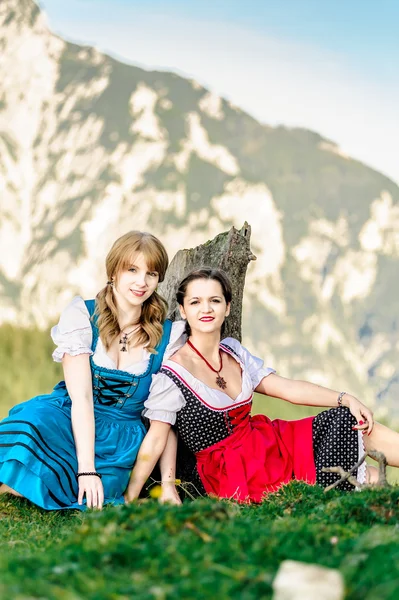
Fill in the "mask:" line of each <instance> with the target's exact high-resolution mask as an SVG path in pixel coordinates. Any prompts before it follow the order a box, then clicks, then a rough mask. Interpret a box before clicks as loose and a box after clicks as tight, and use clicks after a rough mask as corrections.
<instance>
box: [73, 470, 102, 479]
mask: <svg viewBox="0 0 399 600" xmlns="http://www.w3.org/2000/svg"><path fill="white" fill-rule="evenodd" d="M89 475H95V476H96V477H99V478H100V479H102V475H100V473H97V471H89V472H88V473H76V477H78V478H79V477H86V476H89Z"/></svg>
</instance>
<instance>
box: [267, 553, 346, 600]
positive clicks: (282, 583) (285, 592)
mask: <svg viewBox="0 0 399 600" xmlns="http://www.w3.org/2000/svg"><path fill="white" fill-rule="evenodd" d="M273 590H274V595H273V600H305V599H306V600H343V598H344V594H345V586H344V580H343V578H342V575H341V573H340V572H339V571H337V570H335V569H327V568H326V567H320V566H319V565H312V564H308V563H303V562H298V561H295V560H284V561H283V562H282V563H281V565H280V568H279V570H278V571H277V575H276V577H275V579H274V581H273Z"/></svg>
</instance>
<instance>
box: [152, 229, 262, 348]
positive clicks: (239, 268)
mask: <svg viewBox="0 0 399 600" xmlns="http://www.w3.org/2000/svg"><path fill="white" fill-rule="evenodd" d="M250 237H251V227H250V226H249V225H248V223H244V226H243V227H242V229H241V230H240V231H238V230H237V229H235V228H234V227H232V228H231V229H230V231H226V232H224V233H220V234H219V235H218V236H216V237H215V238H214V239H213V240H211V241H209V242H206V244H202V245H201V246H197V247H196V248H191V249H189V250H179V252H178V253H177V254H176V256H175V257H174V258H173V260H172V262H171V263H170V265H169V268H168V270H167V273H166V277H165V280H164V281H163V282H162V283H161V284H160V286H159V291H160V293H161V294H162V296H163V297H164V298H165V300H167V302H168V305H169V315H168V316H169V318H170V319H172V320H173V321H175V320H178V319H180V318H181V317H180V313H179V310H178V307H177V302H176V290H177V287H178V285H179V283H180V281H181V280H182V279H183V278H184V277H186V275H187V274H188V273H189V272H190V271H191V270H192V269H198V268H200V267H204V266H207V267H214V268H219V269H223V271H225V273H227V275H228V276H229V278H230V280H231V283H232V287H233V300H232V303H231V313H230V315H229V317H228V318H227V320H226V328H225V332H224V336H226V337H227V336H231V337H234V338H236V339H238V340H240V341H241V313H242V298H243V293H244V284H245V275H246V272H247V267H248V264H249V262H250V261H251V260H256V257H255V256H254V255H253V254H252V252H251V249H250V245H249V244H250Z"/></svg>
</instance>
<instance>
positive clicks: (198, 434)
mask: <svg viewBox="0 0 399 600" xmlns="http://www.w3.org/2000/svg"><path fill="white" fill-rule="evenodd" d="M160 373H163V374H164V375H167V377H169V378H170V379H171V380H172V381H173V382H174V384H175V385H176V386H177V387H178V388H179V389H180V391H181V392H182V394H183V396H184V399H185V401H186V403H185V406H184V407H183V408H182V409H181V410H180V411H179V412H178V413H177V421H176V425H177V429H178V431H179V436H180V437H181V438H182V440H183V442H184V443H185V444H186V446H187V448H188V449H189V450H191V452H194V453H195V452H200V451H201V450H204V449H205V448H209V446H213V445H214V444H217V443H218V442H220V441H221V440H224V439H225V438H227V437H228V436H229V435H231V434H232V433H233V432H234V429H235V427H236V426H237V425H239V424H242V422H243V420H245V419H249V414H250V411H251V406H252V397H251V398H248V399H247V400H245V401H244V402H240V403H239V404H237V405H235V406H233V407H230V408H227V409H217V408H214V407H212V406H209V405H208V404H206V402H205V401H204V400H202V399H201V398H199V397H198V396H197V395H196V394H195V393H194V392H193V391H192V390H191V389H190V387H188V385H187V384H186V383H185V382H184V381H183V380H182V379H181V378H180V377H178V376H177V375H176V374H175V373H173V372H172V371H171V370H169V369H168V367H167V366H163V367H162V368H161V370H160ZM232 402H233V400H232Z"/></svg>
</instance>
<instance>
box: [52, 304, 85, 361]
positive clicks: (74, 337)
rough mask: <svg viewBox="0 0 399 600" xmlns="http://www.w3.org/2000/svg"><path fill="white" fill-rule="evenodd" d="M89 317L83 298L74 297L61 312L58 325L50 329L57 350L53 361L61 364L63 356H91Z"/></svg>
mask: <svg viewBox="0 0 399 600" xmlns="http://www.w3.org/2000/svg"><path fill="white" fill-rule="evenodd" d="M92 336H93V334H92V330H91V325H90V315H89V311H88V310H87V307H86V304H85V303H84V300H83V298H81V297H80V296H75V298H74V299H73V300H72V302H71V303H70V304H68V306H67V307H66V308H65V309H64V310H63V312H62V313H61V316H60V320H59V322H58V325H55V326H54V327H53V328H52V329H51V337H52V339H53V342H54V344H56V346H57V348H56V349H55V350H54V352H53V360H54V361H55V362H61V360H62V358H63V356H64V354H70V355H71V356H77V355H78V354H93V352H92V351H91V342H92Z"/></svg>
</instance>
